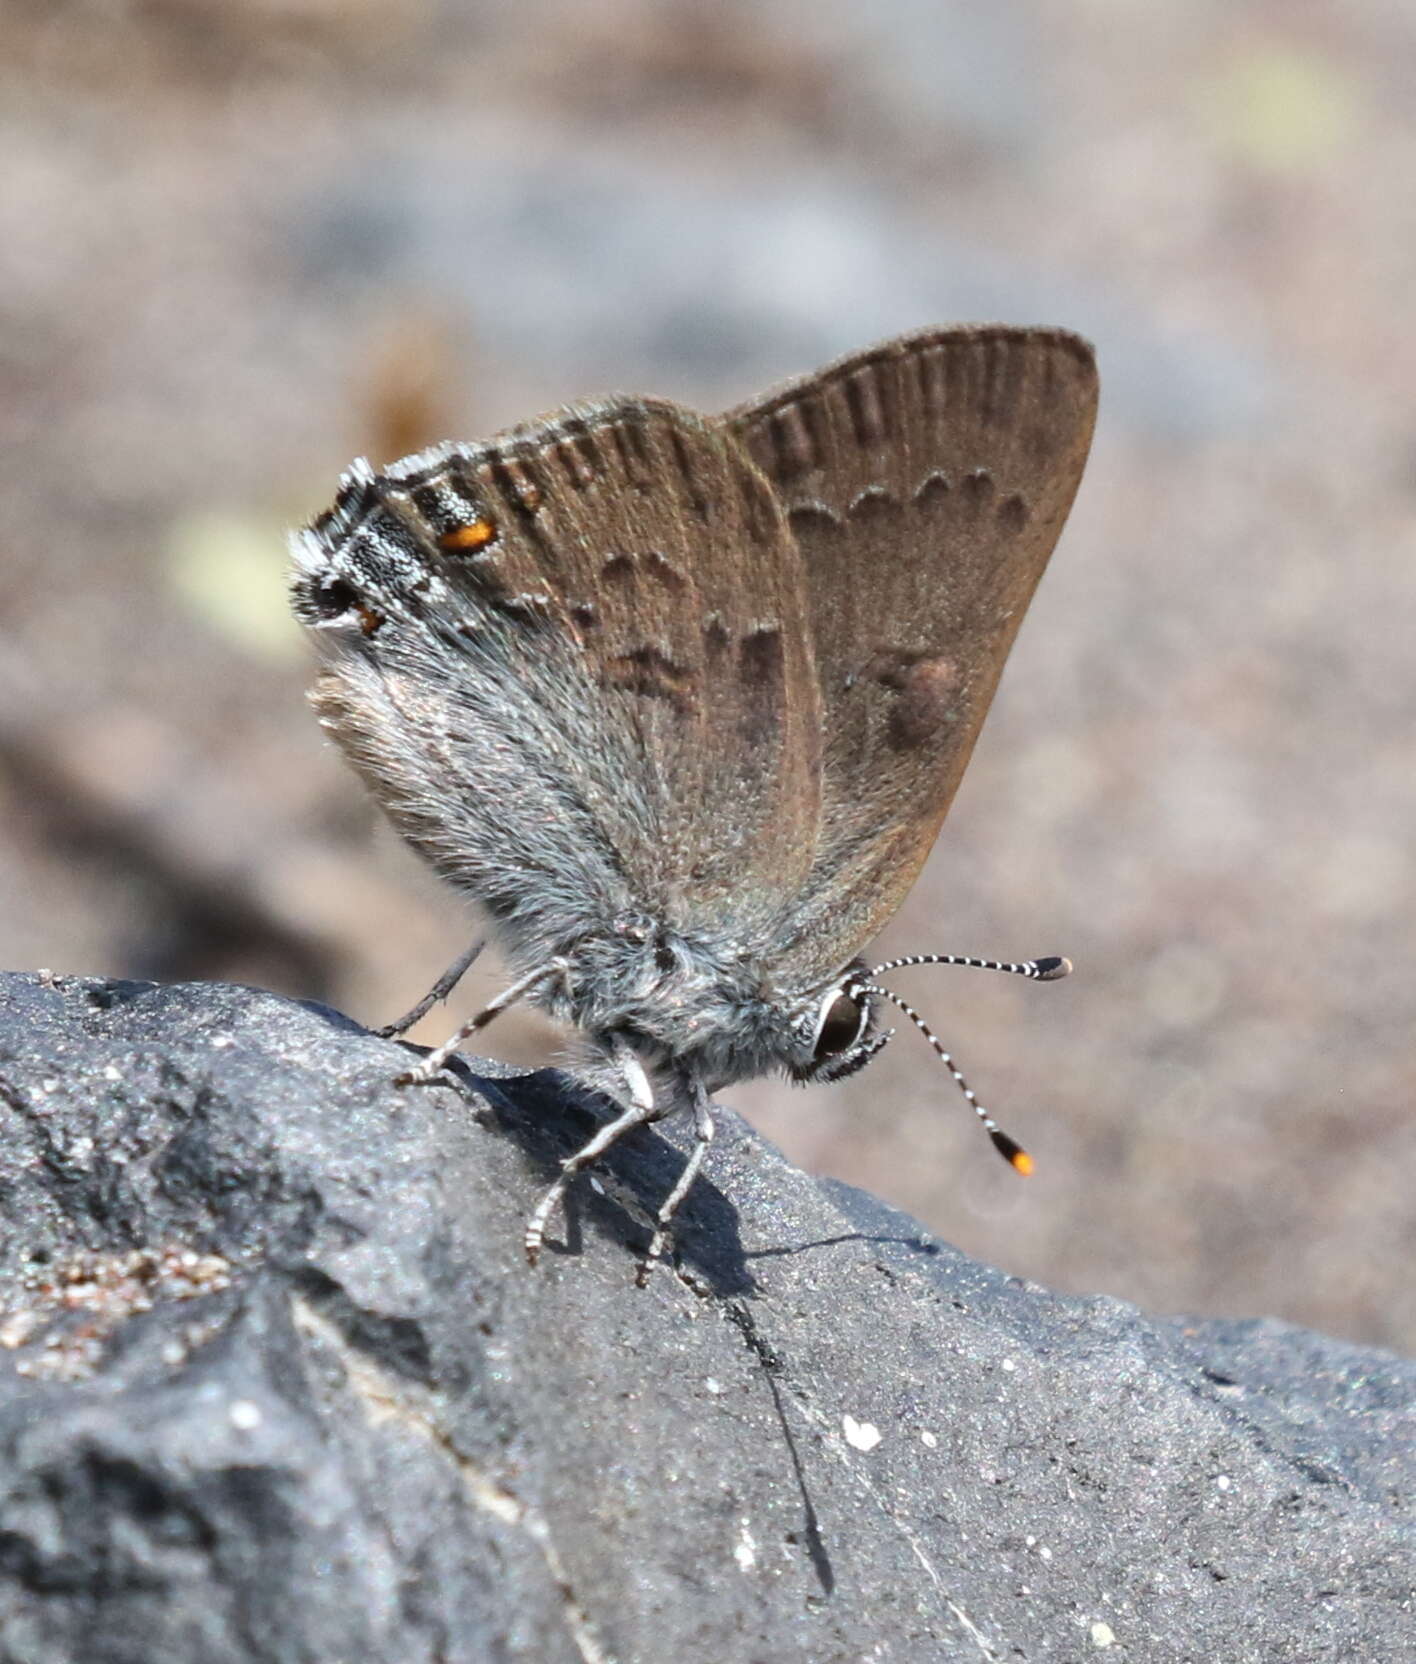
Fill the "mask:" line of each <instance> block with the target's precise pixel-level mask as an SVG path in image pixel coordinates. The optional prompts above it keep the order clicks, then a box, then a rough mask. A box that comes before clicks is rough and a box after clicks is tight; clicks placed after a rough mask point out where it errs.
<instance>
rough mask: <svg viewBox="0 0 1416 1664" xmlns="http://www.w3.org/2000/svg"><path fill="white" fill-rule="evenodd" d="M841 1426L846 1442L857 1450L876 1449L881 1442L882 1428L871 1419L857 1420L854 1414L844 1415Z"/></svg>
mask: <svg viewBox="0 0 1416 1664" xmlns="http://www.w3.org/2000/svg"><path fill="white" fill-rule="evenodd" d="M841 1426H842V1428H843V1429H844V1431H845V1435H846V1443H847V1444H848V1445H850V1446H851V1447H852V1448H853V1449H855V1450H874V1449H875V1447H876V1445H878V1444H879V1443H880V1429H879V1428H878V1427H877V1426H876V1425H875V1424H874V1422H870V1421H857V1420H856V1418H855V1417H854V1416H842V1417H841Z"/></svg>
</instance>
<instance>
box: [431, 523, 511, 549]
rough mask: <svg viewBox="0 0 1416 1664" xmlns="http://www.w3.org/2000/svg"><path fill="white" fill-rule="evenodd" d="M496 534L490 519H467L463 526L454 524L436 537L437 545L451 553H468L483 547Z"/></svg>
mask: <svg viewBox="0 0 1416 1664" xmlns="http://www.w3.org/2000/svg"><path fill="white" fill-rule="evenodd" d="M496 535H497V528H496V527H495V526H494V525H493V524H492V522H491V521H490V520H469V521H468V522H467V524H466V525H465V526H454V527H453V528H452V530H451V531H450V532H444V533H443V534H442V536H441V537H440V538H439V539H438V547H439V548H442V549H446V550H447V552H448V553H449V554H451V555H469V554H471V553H472V552H473V551H474V550H476V549H483V548H485V547H486V546H487V544H489V543H490V542H491V541H492V540H493V539H494V538H495V537H496Z"/></svg>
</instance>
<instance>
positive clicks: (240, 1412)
mask: <svg viewBox="0 0 1416 1664" xmlns="http://www.w3.org/2000/svg"><path fill="white" fill-rule="evenodd" d="M228 1413H229V1414H230V1416H231V1425H232V1426H233V1427H235V1428H238V1429H239V1430H240V1431H241V1432H242V1433H249V1432H251V1431H253V1430H254V1429H255V1428H257V1427H259V1426H260V1424H261V1422H262V1421H264V1420H265V1417H264V1416H262V1414H261V1407H260V1405H259V1404H253V1403H252V1402H251V1401H250V1399H249V1398H238V1399H236V1400H234V1401H233V1403H232V1405H231V1409H230V1411H229V1412H228Z"/></svg>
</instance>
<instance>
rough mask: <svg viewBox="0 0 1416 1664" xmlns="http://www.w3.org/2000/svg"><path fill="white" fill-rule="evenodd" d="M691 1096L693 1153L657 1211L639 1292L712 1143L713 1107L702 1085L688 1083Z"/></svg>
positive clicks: (640, 1275) (661, 1253)
mask: <svg viewBox="0 0 1416 1664" xmlns="http://www.w3.org/2000/svg"><path fill="white" fill-rule="evenodd" d="M691 1090H692V1092H693V1138H694V1144H693V1149H692V1150H691V1151H690V1152H689V1157H688V1160H687V1161H686V1162H685V1163H684V1164H683V1172H681V1173H680V1174H679V1176H678V1182H677V1183H676V1184H675V1185H674V1188H673V1189H672V1190H671V1191H670V1192H669V1194H668V1196H667V1197H665V1199H664V1205H663V1206H662V1207H661V1208H660V1209H659V1217H658V1219H657V1220H656V1221H655V1225H654V1235H653V1236H652V1237H651V1238H650V1241H649V1251H648V1253H647V1254H645V1256H644V1258H643V1259H642V1260H641V1261H640V1264H639V1275H638V1277H637V1278H636V1279H635V1280H636V1281H637V1282H638V1284H639V1286H640V1288H643V1287H644V1285H645V1283H647V1282H648V1280H649V1273H650V1272H651V1271H652V1270H653V1269H654V1265H655V1262H656V1261H658V1260H660V1259H662V1258H663V1255H664V1248H665V1245H666V1244H667V1242H668V1240H669V1228H670V1226H671V1225H672V1224H673V1219H674V1215H675V1214H676V1213H677V1212H678V1210H679V1204H680V1203H681V1202H682V1201H683V1199H684V1197H685V1196H687V1195H688V1193H689V1191H690V1190H691V1189H692V1188H693V1181H694V1180H695V1179H696V1178H697V1177H698V1169H699V1168H700V1167H702V1165H703V1158H704V1156H706V1155H707V1154H708V1146H709V1145H710V1144H711V1143H712V1142H713V1105H712V1103H711V1102H710V1100H709V1097H708V1093H707V1092H706V1091H705V1090H704V1087H703V1085H702V1083H701V1082H699V1081H696V1080H695V1081H693V1082H692V1083H691Z"/></svg>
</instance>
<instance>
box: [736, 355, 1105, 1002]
mask: <svg viewBox="0 0 1416 1664" xmlns="http://www.w3.org/2000/svg"><path fill="white" fill-rule="evenodd" d="M1096 394H1097V381H1096V371H1095V366H1094V362H1093V358H1092V353H1091V349H1090V348H1089V347H1088V346H1087V344H1086V343H1085V342H1084V341H1082V340H1080V339H1079V338H1078V337H1076V336H1073V335H1070V334H1068V333H1066V332H1064V331H1060V330H1028V329H1010V328H1004V327H987V326H985V327H979V328H969V329H954V330H940V331H934V332H930V333H927V334H922V335H917V336H910V337H905V338H902V339H900V340H897V341H893V342H889V343H887V344H885V345H884V346H881V347H877V348H874V349H872V350H870V351H867V352H865V353H862V354H860V355H858V356H856V357H853V358H849V359H846V360H844V361H842V362H841V363H839V364H836V365H834V366H832V367H830V368H828V369H826V370H824V371H822V372H820V373H819V374H817V375H815V376H812V377H810V378H809V379H807V380H805V381H802V382H799V383H796V384H793V385H789V386H787V387H785V388H782V389H780V390H779V391H777V392H775V393H773V394H769V395H768V396H767V397H765V398H763V399H761V400H759V401H757V402H755V403H753V404H750V405H745V406H743V407H742V408H741V409H738V410H735V411H732V412H730V413H729V414H728V415H727V416H725V417H724V418H723V419H722V420H723V422H724V425H725V426H726V427H727V429H728V430H729V431H730V432H732V433H733V434H734V435H736V436H737V437H738V438H739V439H740V440H741V442H742V443H743V445H744V447H745V449H746V450H747V452H748V454H749V455H750V456H751V458H752V459H753V461H754V462H755V463H756V464H757V465H758V467H760V468H761V470H762V471H763V473H764V474H765V475H766V477H767V479H768V480H769V481H770V482H771V484H772V487H773V489H774V491H775V492H776V493H777V495H778V497H779V499H780V500H781V502H782V505H783V507H784V508H785V510H786V513H787V521H788V524H789V526H790V527H791V529H792V532H793V535H794V537H795V539H796V541H797V544H798V546H799V548H800V549H801V552H802V556H803V560H804V565H805V570H806V584H807V592H808V597H809V603H810V627H811V633H812V644H813V649H814V656H815V660H816V668H817V675H818V678H819V682H820V688H821V699H822V715H823V721H824V763H823V781H822V826H821V836H820V844H819V847H818V850H817V853H816V859H815V862H814V865H813V870H812V874H811V876H810V878H809V879H808V881H807V884H806V886H805V889H804V892H803V895H802V897H801V904H800V907H799V909H798V913H797V918H796V921H795V925H794V928H793V929H792V930H790V931H788V932H786V933H785V938H784V941H783V954H782V958H783V961H784V966H787V965H790V966H792V967H794V968H795V969H796V971H797V972H798V974H799V975H801V976H802V977H803V979H809V978H810V976H811V975H813V974H816V973H817V972H820V973H823V974H824V973H827V972H829V970H830V968H831V967H832V966H833V965H836V964H838V963H840V962H842V961H843V960H845V959H848V958H849V957H850V956H851V955H852V954H853V953H855V952H856V951H858V949H859V948H860V947H861V946H863V944H864V943H865V942H866V941H868V940H869V939H870V938H871V937H872V936H873V935H874V934H875V933H876V931H877V930H878V929H879V928H880V926H881V925H882V924H883V923H884V922H885V920H886V919H887V918H888V917H889V916H890V915H891V914H892V913H893V912H894V911H895V909H896V908H897V907H898V906H899V904H900V902H901V901H902V900H903V898H904V896H905V893H906V892H907V891H908V890H909V888H910V886H911V884H912V883H913V882H914V880H915V878H916V876H917V875H918V872H919V869H920V867H921V866H922V865H923V863H924V860H925V857H926V856H927V855H928V853H929V850H930V847H931V845H932V844H933V842H934V839H935V837H936V835H937V833H938V830H939V826H940V823H941V821H942V820H943V818H944V815H945V813H946V812H947V810H948V807H949V804H950V801H951V800H952V798H953V796H954V792H955V789H956V788H957V786H958V784H959V780H960V777H961V776H962V774H963V770H964V765H965V764H966V763H967V761H968V758H969V754H970V752H971V751H972V749H973V745H974V741H975V739H976V738H977V736H978V732H979V728H980V727H981V725H982V723H983V719H984V717H985V715H986V714H987V711H988V706H989V702H990V701H991V699H992V697H993V691H994V688H995V687H996V685H997V682H998V677H999V675H1000V673H1001V671H1002V668H1003V662H1004V660H1005V659H1006V657H1007V654H1008V649H1009V647H1010V646H1011V645H1012V641H1013V637H1014V634H1015V633H1016V631H1017V628H1018V625H1019V624H1020V622H1021V620H1022V616H1023V613H1024V611H1025V609H1026V607H1027V604H1028V601H1029V599H1030V598H1031V596H1032V593H1033V590H1034V588H1035V587H1036V585H1037V582H1038V579H1039V578H1040V577H1041V575H1042V571H1043V568H1044V567H1045V566H1046V564H1047V560H1048V557H1049V555H1050V554H1051V552H1052V548H1053V545H1054V544H1055V543H1056V541H1057V537H1058V534H1059V533H1060V531H1061V529H1062V524H1063V521H1064V520H1065V519H1066V516H1067V512H1068V509H1069V508H1070V506H1071V503H1072V498H1073V496H1074V494H1075V492H1076V489H1077V485H1078V482H1079V480H1080V478H1081V473H1082V467H1083V464H1084V463H1085V461H1086V455H1087V450H1088V447H1089V445H1090V441H1091V433H1092V425H1093V421H1094V419H1095V411H1096Z"/></svg>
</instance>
